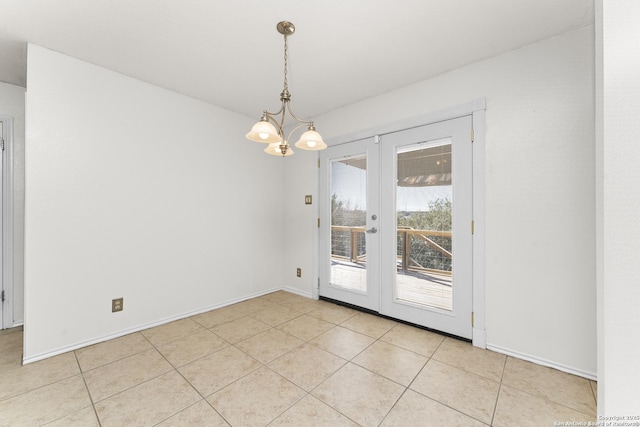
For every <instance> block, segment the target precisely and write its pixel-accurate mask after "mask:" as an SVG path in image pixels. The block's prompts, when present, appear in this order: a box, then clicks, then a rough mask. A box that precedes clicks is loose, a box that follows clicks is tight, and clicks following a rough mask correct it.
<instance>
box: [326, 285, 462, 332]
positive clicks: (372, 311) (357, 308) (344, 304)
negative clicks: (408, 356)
mask: <svg viewBox="0 0 640 427" xmlns="http://www.w3.org/2000/svg"><path fill="white" fill-rule="evenodd" d="M318 298H319V299H320V300H321V301H326V302H330V303H333V304H336V305H341V306H343V307H347V308H351V309H353V310H356V311H360V312H362V313H367V314H372V315H374V316H378V317H382V318H383V319H388V320H393V321H394V322H398V323H402V324H404V325H409V326H413V327H414V328H418V329H423V330H425V331H428V332H432V333H434V334H438V335H442V336H445V337H449V338H453V339H456V340H459V341H464V342H467V343H470V344H471V342H472V341H471V340H470V339H469V338H463V337H459V336H457V335H453V334H449V333H447V332H442V331H438V330H436V329H431V328H428V327H426V326H422V325H418V324H416V323H411V322H407V321H406V320H402V319H396V318H395V317H390V316H386V315H384V314H380V313H379V312H377V311H375V310H370V309H368V308H364V307H359V306H357V305H353V304H349V303H348V302H344V301H340V300H337V299H333V298H327V297H323V296H321V295H319V296H318Z"/></svg>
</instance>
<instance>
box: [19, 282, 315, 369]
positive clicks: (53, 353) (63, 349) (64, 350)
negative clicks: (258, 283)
mask: <svg viewBox="0 0 640 427" xmlns="http://www.w3.org/2000/svg"><path fill="white" fill-rule="evenodd" d="M278 290H286V291H289V292H294V293H297V294H299V295H302V296H306V295H303V294H301V293H300V291H297V292H295V291H294V290H292V289H285V288H274V289H269V290H267V291H263V292H257V293H255V294H251V295H248V296H246V297H242V298H236V299H233V300H230V301H227V302H224V303H222V304H216V305H212V306H209V307H205V308H201V309H198V310H194V311H192V312H189V313H184V314H179V315H177V316H172V317H167V318H164V319H161V320H157V321H154V322H150V323H145V324H143V325H138V326H134V327H132V328H128V329H125V330H122V331H118V332H115V333H113V334H109V335H104V336H101V337H99V338H95V339H91V340H87V341H82V342H77V343H75V344H72V345H69V346H64V347H60V348H57V349H55V350H52V351H47V352H46V353H40V354H36V355H33V356H30V357H26V358H23V359H22V364H23V365H27V364H29V363H33V362H37V361H39V360H43V359H47V358H49V357H53V356H57V355H59V354H63V353H67V352H69V351H73V350H77V349H79V348H83V347H87V346H90V345H93V344H98V343H101V342H104V341H108V340H112V339H114V338H119V337H122V336H124V335H129V334H132V333H134V332H140V331H143V330H145V329H149V328H153V327H155V326H160V325H164V324H165V323H169V322H174V321H176V320H180V319H185V318H187V317H191V316H195V315H197V314H201V313H206V312H207V311H211V310H216V309H218V308H222V307H226V306H228V305H231V304H236V303H239V302H242V301H246V300H248V299H252V298H256V297H260V296H262V295H266V294H270V293H271V292H275V291H278Z"/></svg>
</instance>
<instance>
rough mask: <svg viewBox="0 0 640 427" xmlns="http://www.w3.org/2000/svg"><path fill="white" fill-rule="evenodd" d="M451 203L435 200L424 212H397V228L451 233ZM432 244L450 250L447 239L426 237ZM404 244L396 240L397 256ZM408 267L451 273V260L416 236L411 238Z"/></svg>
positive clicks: (448, 239) (444, 200)
mask: <svg viewBox="0 0 640 427" xmlns="http://www.w3.org/2000/svg"><path fill="white" fill-rule="evenodd" d="M452 207H453V206H452V203H451V200H448V199H436V200H432V201H431V202H429V207H428V210H427V211H425V212H398V228H399V229H401V228H403V227H407V228H411V229H413V230H432V231H451V230H452V228H451V220H452ZM428 239H429V240H431V241H432V242H433V243H435V244H437V245H439V246H441V247H442V248H444V249H446V250H447V251H449V252H451V250H452V241H451V238H449V237H433V236H432V237H428ZM402 245H404V242H403V240H402V237H399V238H398V256H401V255H402V250H403V246H402ZM409 265H410V266H417V267H423V268H430V269H434V270H444V271H451V258H449V257H448V256H446V255H444V254H443V253H442V252H440V251H438V250H436V249H434V248H433V247H432V246H430V245H428V244H427V243H426V242H425V241H424V240H422V239H420V238H419V237H417V236H413V237H411V261H410V263H409Z"/></svg>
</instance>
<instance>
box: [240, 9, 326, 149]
mask: <svg viewBox="0 0 640 427" xmlns="http://www.w3.org/2000/svg"><path fill="white" fill-rule="evenodd" d="M276 28H277V29H278V32H279V33H280V34H282V35H283V36H284V88H283V89H282V93H281V94H280V102H281V106H280V110H278V111H277V112H275V113H270V112H268V111H266V110H265V111H264V112H263V113H262V117H261V118H260V121H258V122H257V123H256V124H255V125H253V127H252V128H251V131H249V133H247V135H246V137H247V139H249V140H250V141H255V142H262V143H266V144H269V145H268V146H267V148H265V149H264V152H265V153H267V154H271V155H274V156H282V157H285V156H291V155H293V150H292V149H291V146H290V145H289V142H288V141H289V140H291V137H292V136H293V135H294V134H295V133H296V132H298V131H299V130H301V129H302V128H304V127H306V128H307V130H306V131H304V132H302V134H301V135H300V137H299V138H298V140H297V141H296V143H295V146H296V147H297V148H300V149H302V150H310V151H317V150H324V149H325V148H327V144H325V142H324V141H323V140H322V136H321V135H320V134H319V133H318V132H317V131H316V128H315V126H314V125H313V122H312V121H308V120H302V119H299V118H298V117H297V116H296V115H295V114H293V112H292V111H291V93H290V92H289V84H288V82H287V68H288V62H287V57H288V46H287V37H288V36H290V35H292V34H293V33H294V32H295V31H296V27H295V26H294V25H293V24H292V23H291V22H287V21H282V22H279V23H278V25H277V26H276ZM287 113H288V114H289V116H291V118H292V119H293V120H295V121H296V123H297V124H296V126H294V127H293V129H291V130H290V131H289V134H288V135H287V136H286V137H285V132H284V127H285V118H286V115H287Z"/></svg>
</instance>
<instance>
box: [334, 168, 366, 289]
mask: <svg viewBox="0 0 640 427" xmlns="http://www.w3.org/2000/svg"><path fill="white" fill-rule="evenodd" d="M366 221H367V157H366V155H360V156H354V157H349V158H348V159H341V160H334V161H332V162H331V273H330V274H331V277H330V279H329V283H330V284H331V285H333V286H338V287H341V288H345V289H348V290H353V291H356V292H366V291H367V268H366V267H367V248H366V240H365V232H364V231H365V225H366Z"/></svg>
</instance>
